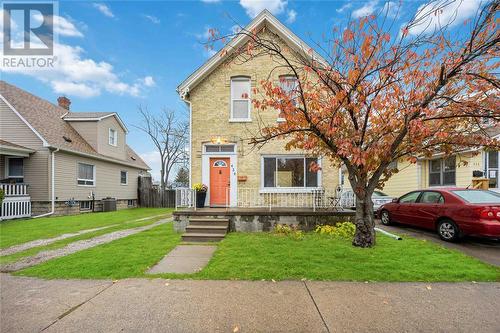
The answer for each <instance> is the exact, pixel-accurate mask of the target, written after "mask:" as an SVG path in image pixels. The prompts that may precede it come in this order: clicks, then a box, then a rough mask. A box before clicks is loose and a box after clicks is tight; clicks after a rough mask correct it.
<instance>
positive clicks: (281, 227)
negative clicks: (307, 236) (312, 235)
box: [274, 224, 304, 240]
mask: <svg viewBox="0 0 500 333" xmlns="http://www.w3.org/2000/svg"><path fill="white" fill-rule="evenodd" d="M274 233H275V234H278V235H284V236H289V237H292V238H295V239H297V240H300V239H303V238H304V231H302V230H300V229H299V228H298V227H297V226H296V225H288V224H276V225H275V226H274Z"/></svg>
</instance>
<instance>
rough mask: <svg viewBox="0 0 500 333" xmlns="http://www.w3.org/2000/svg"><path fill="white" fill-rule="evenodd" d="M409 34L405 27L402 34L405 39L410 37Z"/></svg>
mask: <svg viewBox="0 0 500 333" xmlns="http://www.w3.org/2000/svg"><path fill="white" fill-rule="evenodd" d="M408 32H409V30H408V27H404V28H403V29H401V33H402V35H403V37H406V36H408Z"/></svg>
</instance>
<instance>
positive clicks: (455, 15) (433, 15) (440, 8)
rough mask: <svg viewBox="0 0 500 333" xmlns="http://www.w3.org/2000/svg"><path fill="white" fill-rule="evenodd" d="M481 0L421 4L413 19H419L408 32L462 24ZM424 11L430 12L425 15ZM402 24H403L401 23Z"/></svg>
mask: <svg viewBox="0 0 500 333" xmlns="http://www.w3.org/2000/svg"><path fill="white" fill-rule="evenodd" d="M481 3H482V0H464V1H455V2H452V3H449V1H446V0H443V1H438V2H431V3H426V4H423V5H421V6H420V7H419V8H418V9H417V15H416V17H415V19H416V20H417V21H421V22H420V23H419V24H418V25H416V26H414V27H412V28H411V29H410V30H409V31H408V33H409V34H410V35H418V34H421V33H423V32H426V33H432V32H434V31H436V30H438V29H440V27H443V26H449V27H453V26H455V25H457V24H462V23H463V22H464V21H465V20H466V19H468V18H470V17H472V16H474V15H475V14H476V11H477V10H478V8H479V7H480V6H481ZM426 13H427V14H428V13H430V14H429V15H426ZM403 26H404V25H403Z"/></svg>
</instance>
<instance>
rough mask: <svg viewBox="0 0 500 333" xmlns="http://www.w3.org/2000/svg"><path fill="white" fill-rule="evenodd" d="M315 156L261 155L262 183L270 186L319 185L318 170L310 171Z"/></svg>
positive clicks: (302, 186)
mask: <svg viewBox="0 0 500 333" xmlns="http://www.w3.org/2000/svg"><path fill="white" fill-rule="evenodd" d="M313 163H316V164H317V163H318V159H317V158H310V157H304V156H269V157H267V156H266V157H263V163H262V169H263V170H262V177H263V179H262V182H261V183H262V184H263V187H264V188H265V189H272V188H311V187H318V186H319V172H317V171H312V170H311V165H312V164H313Z"/></svg>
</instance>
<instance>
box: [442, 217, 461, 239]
mask: <svg viewBox="0 0 500 333" xmlns="http://www.w3.org/2000/svg"><path fill="white" fill-rule="evenodd" d="M437 232H438V234H439V237H441V239H442V240H444V241H447V242H456V241H458V240H459V239H460V229H459V228H458V226H457V225H456V224H455V222H453V221H452V220H448V219H446V220H442V221H439V223H438V227H437Z"/></svg>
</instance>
